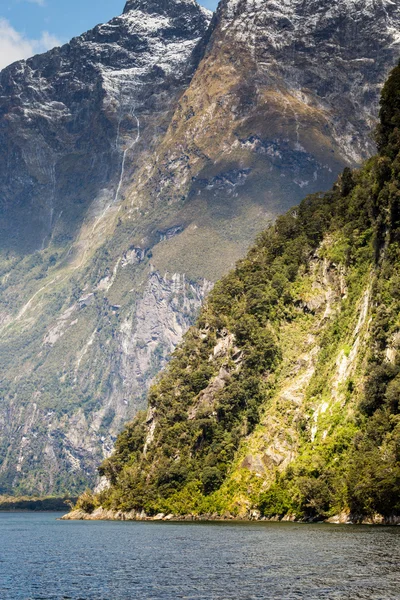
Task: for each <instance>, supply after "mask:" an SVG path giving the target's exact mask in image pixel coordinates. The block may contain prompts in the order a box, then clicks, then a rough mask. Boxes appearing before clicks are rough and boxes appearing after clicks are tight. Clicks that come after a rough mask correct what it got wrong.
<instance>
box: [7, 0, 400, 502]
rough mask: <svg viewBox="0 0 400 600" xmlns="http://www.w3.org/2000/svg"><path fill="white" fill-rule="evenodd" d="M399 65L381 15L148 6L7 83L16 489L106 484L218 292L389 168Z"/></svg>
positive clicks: (338, 3)
mask: <svg viewBox="0 0 400 600" xmlns="http://www.w3.org/2000/svg"><path fill="white" fill-rule="evenodd" d="M399 57H400V8H399V7H398V6H397V4H396V3H392V2H388V1H384V0H375V1H374V2H372V1H370V0H357V1H356V0H348V1H346V2H345V1H344V0H334V1H331V2H327V1H325V0H316V1H313V2H307V3H305V2H302V1H299V0H280V1H279V2H273V1H270V2H269V1H261V0H241V1H240V2H239V1H237V0H222V2H221V3H220V6H219V8H218V10H217V12H216V13H215V15H214V16H213V17H212V15H211V13H209V12H208V11H206V10H205V9H203V8H201V7H200V6H199V5H198V4H197V3H196V2H195V1H194V0H168V1H167V0H131V1H129V2H127V4H126V6H125V9H124V12H123V14H122V15H121V16H119V17H117V18H115V19H113V20H112V21H110V22H109V23H107V24H105V25H99V26H97V27H95V28H94V29H93V30H91V31H89V32H87V33H85V34H84V35H82V36H80V37H78V38H75V39H74V40H72V41H71V42H70V43H69V44H66V45H65V46H63V47H61V48H56V49H54V50H52V51H50V52H48V53H46V54H44V55H40V56H36V57H33V58H32V59H29V60H27V61H22V62H18V63H15V64H13V65H10V66H9V67H7V68H6V69H4V70H3V71H2V72H1V73H0V286H1V287H0V382H1V385H0V399H1V402H2V409H1V413H0V449H1V454H0V457H1V458H0V491H2V490H4V491H10V490H18V491H21V492H22V491H23V492H40V493H49V492H53V491H57V492H59V491H62V490H65V489H66V488H68V489H69V491H71V492H72V491H79V490H80V489H82V488H84V487H86V486H87V485H88V484H91V483H92V482H93V480H94V478H95V468H96V465H97V464H98V463H99V462H100V461H101V459H102V458H103V457H104V456H107V455H108V454H109V453H110V452H111V450H112V446H113V441H114V439H115V436H116V434H117V433H118V431H120V429H121V427H122V426H123V424H124V423H125V422H126V421H127V420H130V419H131V418H132V417H133V416H134V415H135V414H136V413H137V411H138V409H140V408H144V407H145V397H146V392H147V390H148V387H149V385H150V382H151V381H152V380H153V379H154V377H155V375H156V374H157V373H158V372H159V370H160V369H161V368H162V366H163V365H164V364H165V363H166V360H167V357H168V354H169V353H170V352H171V350H172V349H173V348H174V347H175V346H176V344H177V343H178V342H179V340H180V339H181V337H182V335H183V333H184V331H186V329H187V328H188V327H189V326H190V325H191V324H192V323H193V321H194V318H195V315H196V313H197V311H198V309H199V307H200V305H201V303H202V301H203V300H204V298H205V297H206V294H207V292H208V291H209V289H210V288H211V286H212V282H214V281H216V279H218V278H219V277H220V276H221V275H222V274H223V273H225V272H227V271H228V270H229V269H230V268H231V267H233V265H234V263H235V261H236V260H237V259H239V258H240V257H241V256H243V255H244V253H245V252H246V250H247V248H248V246H249V245H250V244H251V243H252V241H253V240H254V238H255V236H256V234H257V233H258V232H259V231H260V230H262V229H263V228H265V226H266V225H267V224H268V223H269V222H270V221H271V219H273V218H274V217H275V216H276V215H277V214H278V213H281V212H283V211H284V210H285V209H286V208H288V207H289V206H292V205H294V204H296V203H297V202H298V201H299V200H300V199H301V198H302V197H304V196H305V195H306V194H307V193H312V192H316V191H319V190H322V189H328V188H329V187H330V186H331V184H332V183H333V181H334V180H335V179H336V176H337V174H338V172H340V171H341V170H342V169H343V167H344V166H347V165H350V166H354V165H357V164H359V163H360V162H361V160H362V159H364V158H365V157H367V156H369V155H370V154H372V153H373V150H374V143H373V138H372V129H373V127H374V123H375V121H376V118H377V112H378V98H379V92H380V88H381V86H382V83H383V81H384V80H385V78H386V76H387V74H388V72H389V70H390V69H391V68H392V67H393V66H394V65H395V63H396V62H397V61H398V58H399ZM71 468H72V469H73V477H71V476H70V475H69V474H68V473H69V471H70V470H71Z"/></svg>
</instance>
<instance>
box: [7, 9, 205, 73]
mask: <svg viewBox="0 0 400 600" xmlns="http://www.w3.org/2000/svg"><path fill="white" fill-rule="evenodd" d="M200 3H201V4H203V6H206V7H207V8H210V9H212V10H213V9H215V7H216V5H217V0H202V1H201V2H200ZM124 5H125V0H0V69H2V68H3V67H5V66H7V65H8V64H10V63H12V62H14V61H16V60H19V59H21V58H28V57H29V56H32V55H33V54H38V53H39V52H45V51H46V50H49V49H50V48H53V47H54V46H58V45H60V44H62V43H64V42H67V41H68V40H70V39H71V38H72V37H74V36H76V35H79V34H81V33H83V32H84V31H87V30H88V29H91V28H92V27H94V26H95V25H97V24H98V23H105V22H106V21H109V20H110V19H111V18H112V17H115V16H117V15H118V14H121V13H122V11H123V8H124Z"/></svg>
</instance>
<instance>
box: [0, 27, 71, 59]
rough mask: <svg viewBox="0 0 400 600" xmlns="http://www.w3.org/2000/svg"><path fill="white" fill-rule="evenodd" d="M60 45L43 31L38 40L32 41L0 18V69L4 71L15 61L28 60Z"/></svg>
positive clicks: (53, 37)
mask: <svg viewBox="0 0 400 600" xmlns="http://www.w3.org/2000/svg"><path fill="white" fill-rule="evenodd" d="M60 45H61V41H60V40H59V39H58V38H57V37H56V36H54V35H52V34H51V33H49V32H48V31H43V32H42V35H41V36H40V38H39V39H38V40H32V39H30V38H27V37H26V36H25V35H23V34H22V33H19V32H18V31H16V30H15V29H14V28H13V27H12V25H11V24H10V23H9V22H8V21H7V20H6V19H3V18H1V17H0V69H4V67H6V66H7V65H9V64H11V63H13V62H15V61H16V60H21V59H22V58H29V57H30V56H33V55H34V54H39V53H40V52H46V50H50V48H54V46H60Z"/></svg>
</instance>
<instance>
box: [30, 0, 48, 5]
mask: <svg viewBox="0 0 400 600" xmlns="http://www.w3.org/2000/svg"><path fill="white" fill-rule="evenodd" d="M28 2H30V3H31V4H38V5H39V6H46V3H45V1H44V0H28Z"/></svg>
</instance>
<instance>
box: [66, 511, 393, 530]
mask: <svg viewBox="0 0 400 600" xmlns="http://www.w3.org/2000/svg"><path fill="white" fill-rule="evenodd" d="M257 513H258V511H253V513H251V514H250V515H247V516H235V515H232V514H230V513H227V514H225V515H216V514H204V515H193V514H188V515H173V514H164V513H159V514H158V515H155V516H149V515H147V514H146V513H144V512H140V513H139V512H137V511H131V512H123V511H113V510H106V509H104V508H101V507H100V508H97V509H95V510H94V511H93V512H92V513H87V512H84V511H83V510H80V509H77V510H72V511H71V512H69V513H67V514H66V515H64V516H63V517H61V519H60V520H61V521H142V522H173V523H174V522H175V523H182V522H186V523H190V522H192V523H193V522H203V523H205V522H224V523H227V522H238V523H305V524H307V523H308V524H313V523H314V524H317V523H321V524H330V525H381V526H400V515H393V516H391V517H383V516H382V515H374V516H372V517H365V516H361V515H352V514H350V513H346V512H343V513H340V514H338V515H335V516H333V517H330V518H329V519H325V520H321V519H298V518H296V516H295V515H286V516H284V517H280V516H276V517H262V516H261V515H260V514H259V513H258V514H257Z"/></svg>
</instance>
